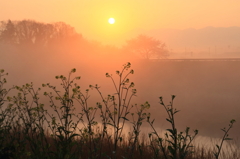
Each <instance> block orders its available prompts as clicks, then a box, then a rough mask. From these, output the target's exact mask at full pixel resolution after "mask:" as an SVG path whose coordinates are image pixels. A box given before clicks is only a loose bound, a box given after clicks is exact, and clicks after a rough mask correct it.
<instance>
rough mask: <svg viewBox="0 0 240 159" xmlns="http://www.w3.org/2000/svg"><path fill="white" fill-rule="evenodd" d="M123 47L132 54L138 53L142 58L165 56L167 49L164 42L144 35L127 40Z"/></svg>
mask: <svg viewBox="0 0 240 159" xmlns="http://www.w3.org/2000/svg"><path fill="white" fill-rule="evenodd" d="M125 49H126V50H127V51H129V52H131V53H134V54H140V55H141V56H142V58H144V59H151V58H167V56H168V55H169V54H168V50H167V48H166V45H165V43H162V42H160V41H159V40H156V39H154V38H152V37H149V36H146V35H139V36H138V37H137V38H134V39H131V40H128V41H127V45H126V46H125Z"/></svg>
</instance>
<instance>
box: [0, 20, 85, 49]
mask: <svg viewBox="0 0 240 159" xmlns="http://www.w3.org/2000/svg"><path fill="white" fill-rule="evenodd" d="M0 28H1V30H0V39H1V41H3V42H5V43H11V44H18V45H28V46H31V45H34V46H46V45H48V44H52V43H58V42H63V41H64V42H66V41H68V40H69V39H70V38H73V37H74V38H75V37H78V38H79V37H81V35H79V34H77V32H76V31H75V29H74V28H73V27H71V26H70V25H67V24H65V23H63V22H57V23H53V24H46V23H41V22H36V21H34V20H22V21H15V22H14V23H13V22H12V21H11V20H9V21H8V22H2V23H1V26H0Z"/></svg>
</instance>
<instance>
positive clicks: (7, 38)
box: [0, 20, 16, 44]
mask: <svg viewBox="0 0 240 159" xmlns="http://www.w3.org/2000/svg"><path fill="white" fill-rule="evenodd" d="M0 30H1V31H0V41H3V42H4V43H7V44H13V43H15V40H16V39H15V36H16V30H15V26H14V24H13V23H12V21H11V20H8V21H7V22H4V21H2V22H1V26H0Z"/></svg>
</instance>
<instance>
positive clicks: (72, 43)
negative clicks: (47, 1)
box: [0, 20, 169, 59]
mask: <svg viewBox="0 0 240 159" xmlns="http://www.w3.org/2000/svg"><path fill="white" fill-rule="evenodd" d="M0 44H1V45H10V46H14V47H25V48H32V47H35V48H59V47H60V48H61V47H63V46H65V47H66V49H69V47H70V48H71V49H73V48H74V50H85V51H86V50H87V52H94V51H95V52H98V51H100V50H102V52H104V51H105V52H108V51H109V52H112V51H113V52H118V53H121V54H125V55H126V56H134V57H135V58H143V59H152V58H167V57H168V56H169V52H168V49H167V46H166V45H165V43H163V42H161V41H160V40H157V39H155V38H153V37H149V36H147V35H139V36H137V37H135V38H133V39H130V40H127V41H126V44H125V45H123V46H122V47H121V48H117V47H115V46H110V45H105V46H104V45H102V44H101V43H99V42H93V41H89V40H87V39H85V38H84V37H83V36H82V34H79V33H77V32H76V30H75V28H74V27H72V26H70V25H68V24H66V23H64V22H55V23H43V22H37V21H34V20H20V21H12V20H7V21H1V22H0Z"/></svg>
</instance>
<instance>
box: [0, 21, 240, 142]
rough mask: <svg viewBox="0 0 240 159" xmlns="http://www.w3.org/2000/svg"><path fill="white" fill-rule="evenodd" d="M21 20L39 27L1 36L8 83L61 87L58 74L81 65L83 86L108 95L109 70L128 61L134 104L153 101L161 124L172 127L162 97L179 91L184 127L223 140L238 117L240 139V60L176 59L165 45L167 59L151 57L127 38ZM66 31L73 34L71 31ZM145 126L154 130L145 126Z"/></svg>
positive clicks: (236, 129) (166, 98)
mask: <svg viewBox="0 0 240 159" xmlns="http://www.w3.org/2000/svg"><path fill="white" fill-rule="evenodd" d="M20 22H22V23H20ZM20 22H19V21H15V22H12V23H13V24H15V26H19V27H16V30H17V29H19V28H21V27H20V26H21V25H20V24H36V25H35V26H34V27H33V29H36V30H35V32H24V34H20V33H19V32H21V31H19V32H17V31H16V30H15V31H13V32H12V34H11V33H10V34H9V35H13V37H11V36H9V35H6V37H7V38H6V37H5V38H2V39H1V43H0V69H4V70H5V71H6V72H8V73H9V75H8V76H7V81H8V83H7V84H8V85H7V86H8V87H10V86H12V85H23V84H25V83H30V82H33V83H34V86H35V87H41V85H42V83H51V84H52V85H56V86H57V87H59V88H60V86H59V82H58V81H57V80H56V79H55V76H56V75H61V74H63V75H67V74H68V73H69V72H70V70H71V69H72V68H76V70H77V73H76V76H81V80H80V81H79V85H80V86H81V88H82V89H87V88H88V86H89V85H90V84H91V85H95V84H98V85H99V86H100V87H101V91H102V93H103V94H104V95H105V96H107V95H108V94H114V93H116V92H115V90H114V86H113V84H112V82H111V80H110V79H108V78H106V76H105V73H106V72H108V73H110V74H112V75H113V77H116V76H115V71H116V70H120V69H121V68H122V65H123V64H125V63H126V62H130V63H131V64H132V69H133V70H134V71H135V73H134V74H133V75H132V76H131V77H130V80H131V81H133V82H134V83H135V85H136V89H137V96H136V97H134V99H133V101H132V102H133V104H135V103H137V104H143V103H144V102H145V101H148V102H149V103H150V105H151V108H150V110H149V112H150V113H151V114H152V117H153V118H155V119H156V122H155V124H156V127H158V128H161V129H166V128H168V127H170V125H168V123H166V120H165V119H166V117H167V116H166V114H165V112H164V109H163V108H162V106H161V105H160V104H159V97H160V96H162V97H163V99H164V102H165V103H168V102H170V100H171V95H176V99H175V101H174V107H176V108H177V109H179V110H180V113H178V114H177V116H176V118H177V126H178V128H179V129H180V130H183V129H184V128H185V127H186V126H189V127H191V128H192V129H199V134H200V135H201V136H207V137H217V138H218V137H219V138H220V137H222V131H221V130H220V129H221V128H223V127H225V126H227V125H228V123H229V121H230V120H231V119H236V121H237V123H236V125H234V128H233V129H232V130H231V132H230V135H231V136H233V137H234V138H236V139H237V138H238V137H239V133H238V132H239V131H240V125H239V124H240V123H239V122H238V121H240V117H239V111H240V107H239V105H240V98H239V95H240V82H239V81H240V72H239V68H240V60H239V59H233V60H232V59H227V60H226V59H215V60H211V61H208V60H194V61H191V60H183V59H184V58H181V59H178V60H170V59H176V57H177V56H175V57H174V55H173V54H171V51H169V50H168V48H164V47H159V48H158V51H159V49H161V51H162V52H161V55H164V56H165V55H166V57H164V58H163V57H159V56H155V55H154V56H151V57H152V58H150V57H149V56H150V55H149V56H147V58H145V56H144V57H143V56H141V55H137V53H136V49H135V50H134V51H129V47H127V44H129V43H127V42H126V45H123V46H122V47H116V46H114V45H103V44H101V42H97V41H93V40H89V39H87V38H86V37H84V36H83V35H81V34H79V33H77V32H76V31H75V30H74V28H72V27H71V26H69V25H65V24H64V23H61V25H57V24H56V25H52V24H44V23H40V22H35V21H20ZM7 24H8V22H3V23H2V27H3V26H6V25H7ZM58 24H60V23H58ZM40 25H41V26H48V27H50V28H51V26H52V30H51V29H50V31H49V32H46V30H45V29H46V28H44V27H42V28H44V29H43V30H42V31H39V30H40V29H39V27H40ZM22 26H24V25H22ZM56 26H57V28H59V26H64V28H62V30H63V31H61V27H60V29H56V30H54V27H55V28H56ZM28 29H29V27H28ZM1 30H3V31H4V29H1ZM59 30H60V31H59ZM66 30H67V31H68V32H65V31H66ZM5 31H6V30H5ZM5 33H8V32H5ZM21 33H22V32H21ZM28 33H29V34H28ZM33 33H36V34H33ZM42 33H46V35H43V34H42ZM61 33H65V34H61ZM0 35H1V36H2V37H3V35H5V34H3V32H1V34H0ZM18 35H19V36H18ZM20 35H24V36H23V37H20ZM38 35H41V36H38ZM54 36H55V37H54ZM11 38H12V39H11ZM21 38H22V39H23V40H22V41H21ZM38 38H39V41H40V42H39V43H38ZM132 38H133V39H135V38H134V37H132ZM150 39H152V40H153V39H154V38H150ZM27 40H28V41H27ZM41 40H43V41H41ZM127 40H129V39H126V41H127ZM161 40H162V41H164V39H161ZM155 42H158V40H155ZM159 44H162V43H159ZM166 46H168V44H167V43H166ZM138 47H139V45H138ZM163 48H164V49H163ZM163 51H164V53H163ZM166 53H167V54H166ZM156 57H158V58H156ZM181 57H182V56H181ZM185 57H186V56H185ZM185 59H187V58H185ZM90 95H91V97H90V99H91V100H90V103H91V104H93V105H94V104H95V103H96V102H99V100H100V98H99V97H98V95H97V93H96V92H94V91H92V90H91V91H90ZM144 128H146V129H148V128H147V126H145V125H144Z"/></svg>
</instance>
